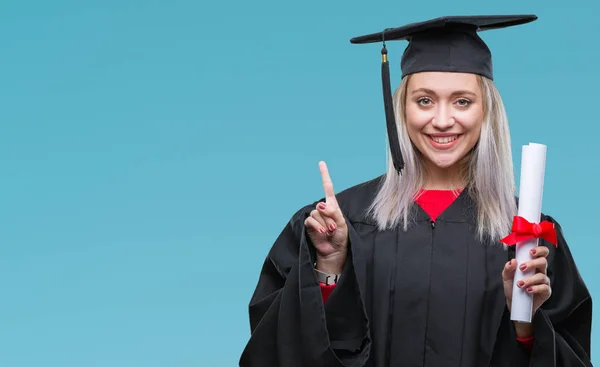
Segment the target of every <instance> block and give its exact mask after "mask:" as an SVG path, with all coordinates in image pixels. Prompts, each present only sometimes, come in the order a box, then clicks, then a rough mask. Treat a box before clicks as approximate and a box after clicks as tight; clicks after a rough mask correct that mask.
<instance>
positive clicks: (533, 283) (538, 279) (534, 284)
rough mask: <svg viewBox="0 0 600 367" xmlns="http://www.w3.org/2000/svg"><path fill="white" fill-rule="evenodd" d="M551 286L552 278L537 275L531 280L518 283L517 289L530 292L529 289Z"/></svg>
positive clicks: (531, 277) (540, 274)
mask: <svg viewBox="0 0 600 367" xmlns="http://www.w3.org/2000/svg"><path fill="white" fill-rule="evenodd" d="M544 285H545V286H548V287H549V286H550V278H548V277H547V276H546V274H542V273H537V274H535V275H533V276H530V277H529V278H526V279H523V280H520V281H519V282H517V287H519V288H524V289H526V290H528V291H529V288H535V289H539V288H540V286H544Z"/></svg>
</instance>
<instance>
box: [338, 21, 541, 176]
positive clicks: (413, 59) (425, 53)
mask: <svg viewBox="0 0 600 367" xmlns="http://www.w3.org/2000/svg"><path fill="white" fill-rule="evenodd" d="M536 19H537V16H535V15H479V16H447V17H440V18H435V19H432V20H428V21H424V22H419V23H412V24H408V25H405V26H402V27H398V28H387V29H385V30H384V31H383V32H378V33H372V34H368V35H365V36H360V37H355V38H352V39H351V40H350V42H351V43H375V42H382V43H383V48H382V49H381V56H382V60H381V61H382V64H381V77H382V84H383V100H384V107H385V116H386V122H387V132H388V139H389V141H390V150H391V153H392V160H393V163H394V167H395V168H396V170H397V171H398V173H401V171H402V168H404V159H403V158H402V153H401V151H400V145H399V142H398V133H397V130H396V119H395V117H394V109H393V105H392V93H391V87H390V71H389V64H388V59H387V49H386V45H385V42H386V41H392V40H407V41H408V47H407V48H406V49H405V50H404V53H403V55H402V60H401V63H400V66H401V70H402V77H404V76H406V75H409V74H414V73H418V72H423V71H447V72H462V73H472V74H478V75H482V76H484V77H487V78H489V79H492V80H493V68H492V55H491V52H490V50H489V48H488V47H487V45H486V44H485V42H483V40H482V39H481V38H480V37H479V35H478V32H480V31H485V30H490V29H497V28H506V27H511V26H516V25H521V24H525V23H529V22H532V21H534V20H536Z"/></svg>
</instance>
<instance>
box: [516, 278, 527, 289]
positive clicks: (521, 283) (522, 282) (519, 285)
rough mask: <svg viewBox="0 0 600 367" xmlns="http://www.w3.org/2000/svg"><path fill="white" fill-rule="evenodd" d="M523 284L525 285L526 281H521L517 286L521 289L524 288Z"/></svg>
mask: <svg viewBox="0 0 600 367" xmlns="http://www.w3.org/2000/svg"><path fill="white" fill-rule="evenodd" d="M523 284H525V282H524V281H522V280H520V281H519V282H518V283H517V286H518V287H519V288H521V287H522V286H523Z"/></svg>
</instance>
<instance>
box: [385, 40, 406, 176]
mask: <svg viewBox="0 0 600 367" xmlns="http://www.w3.org/2000/svg"><path fill="white" fill-rule="evenodd" d="M381 82H382V84H383V103H384V108H385V119H386V125H387V133H388V139H389V141H390V150H391V153H392V161H393V163H394V167H395V168H396V171H398V173H399V174H400V173H401V172H402V169H403V168H404V159H403V158H402V152H401V151H400V142H399V140H398V130H397V128H396V117H395V116H394V105H393V102H392V88H391V86H390V67H389V62H388V59H387V49H386V47H385V41H384V43H383V48H382V49H381Z"/></svg>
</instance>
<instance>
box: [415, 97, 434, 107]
mask: <svg viewBox="0 0 600 367" xmlns="http://www.w3.org/2000/svg"><path fill="white" fill-rule="evenodd" d="M417 103H418V104H420V105H421V106H428V105H430V104H431V99H429V98H427V97H421V98H419V99H417Z"/></svg>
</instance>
